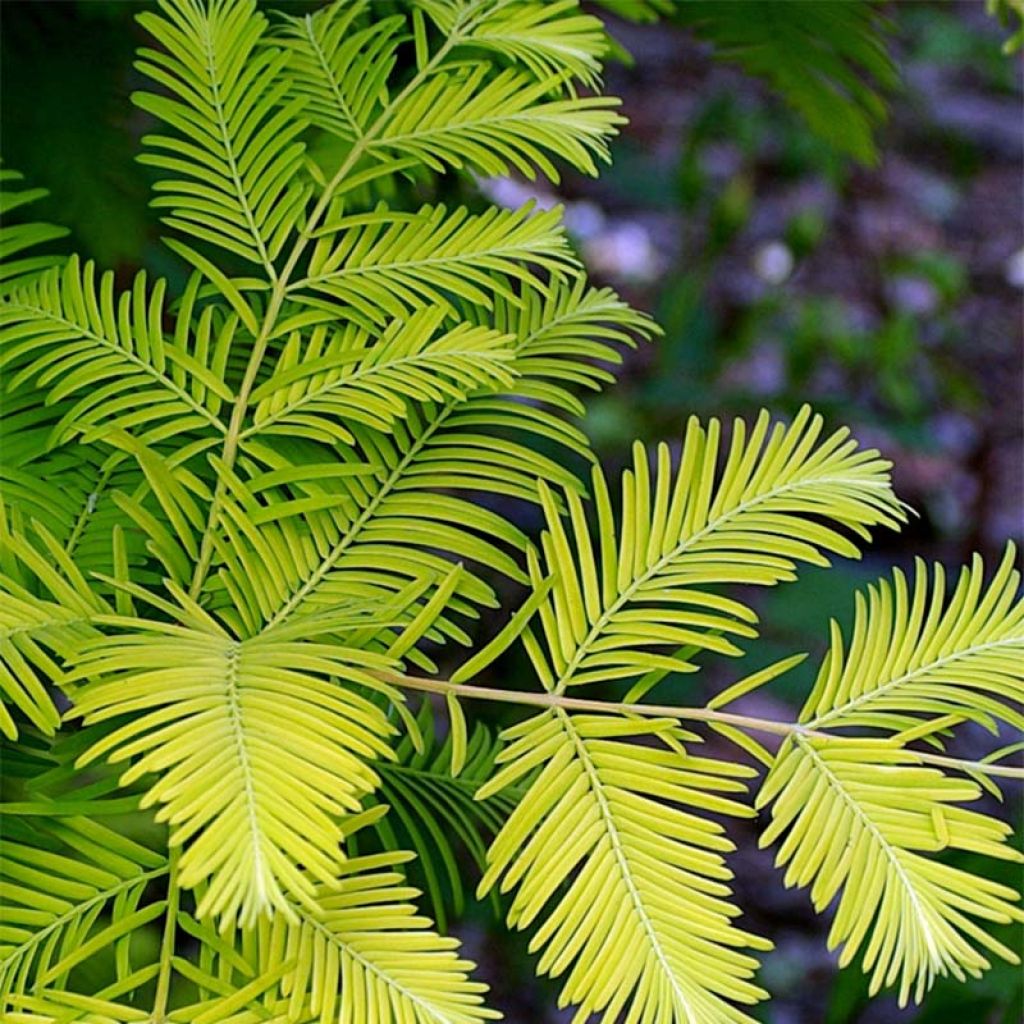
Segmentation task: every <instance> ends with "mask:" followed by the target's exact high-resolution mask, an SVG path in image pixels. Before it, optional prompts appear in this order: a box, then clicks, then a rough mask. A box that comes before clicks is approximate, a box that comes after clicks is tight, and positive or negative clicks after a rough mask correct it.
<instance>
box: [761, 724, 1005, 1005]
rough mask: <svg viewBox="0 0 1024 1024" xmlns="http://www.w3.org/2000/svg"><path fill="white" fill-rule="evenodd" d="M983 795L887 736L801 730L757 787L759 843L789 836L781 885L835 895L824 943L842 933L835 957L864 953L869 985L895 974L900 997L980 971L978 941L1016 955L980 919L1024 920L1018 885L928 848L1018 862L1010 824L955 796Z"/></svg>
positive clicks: (819, 897) (819, 903) (817, 902)
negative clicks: (767, 819) (815, 735)
mask: <svg viewBox="0 0 1024 1024" xmlns="http://www.w3.org/2000/svg"><path fill="white" fill-rule="evenodd" d="M980 795H981V789H980V787H979V786H977V785H976V784H975V783H974V782H971V781H968V780H955V779H950V778H947V777H946V776H944V775H943V774H942V772H940V771H938V770H936V769H934V768H930V767H927V766H923V765H921V764H920V763H919V760H918V758H917V755H915V754H914V752H913V751H910V750H905V749H900V748H895V747H893V746H892V745H891V744H889V743H887V742H885V741H880V740H854V739H850V740H842V741H839V740H836V739H829V740H827V741H824V742H823V741H820V740H817V741H816V740H812V739H809V738H806V737H803V736H800V735H799V734H797V737H796V739H795V740H793V741H792V742H789V741H787V743H786V744H785V745H784V747H783V749H782V750H780V752H779V754H778V757H777V760H776V763H775V765H774V767H773V768H772V771H771V773H770V774H769V776H768V778H767V779H766V780H765V783H764V786H763V787H762V789H761V792H760V794H759V795H758V804H759V805H765V804H767V803H768V802H769V801H771V800H774V801H775V802H774V804H773V807H772V823H771V825H770V826H769V827H768V829H767V830H766V831H765V832H764V834H763V836H762V838H761V842H762V845H768V844H769V843H771V842H773V841H774V840H776V839H778V838H780V837H782V836H785V839H784V841H783V843H782V846H781V847H780V849H779V853H778V863H780V864H788V869H787V872H786V884H787V885H794V884H795V885H801V886H806V885H810V886H811V899H812V901H813V902H814V906H815V909H817V910H818V911H819V912H821V911H823V910H824V909H825V908H826V907H827V906H828V905H829V903H830V902H831V901H832V900H833V898H834V897H835V896H837V895H840V899H839V906H838V910H837V912H836V917H835V919H834V921H833V922H832V928H831V930H830V932H829V940H828V941H829V946H830V948H831V947H834V946H837V945H839V944H840V943H842V944H844V945H843V951H842V954H841V956H840V959H839V962H840V965H841V966H844V965H846V964H848V963H850V962H851V961H852V960H853V958H854V957H855V956H856V955H857V953H858V952H863V964H864V970H865V971H867V972H868V973H870V974H871V985H870V991H871V992H872V994H873V993H875V992H877V991H878V990H879V989H880V988H881V987H882V986H883V985H894V984H898V985H899V1001H900V1005H904V1004H905V1003H906V1002H907V1000H908V998H910V997H911V995H912V996H913V998H914V1000H915V1001H916V1002H920V1001H921V999H922V998H923V996H924V994H925V992H926V991H927V990H928V989H929V988H930V987H931V985H932V982H933V981H934V980H935V978H936V977H937V976H939V975H952V976H953V977H955V978H957V979H958V980H960V981H964V980H965V979H966V977H967V976H968V975H971V976H973V977H977V976H978V975H980V974H981V972H982V971H983V970H985V969H987V968H988V967H989V966H991V965H990V963H989V961H988V959H987V958H986V956H985V954H984V952H983V951H984V950H987V951H989V952H991V953H995V954H996V955H997V956H1001V957H1003V958H1005V959H1007V960H1009V961H1010V962H1011V963H1019V958H1018V956H1017V954H1016V953H1015V952H1014V951H1013V950H1011V949H1008V948H1007V947H1006V946H1005V945H1003V944H1002V943H1000V942H998V941H997V940H996V939H994V938H992V937H991V936H990V935H988V933H987V932H985V930H984V929H983V928H982V927H981V926H980V925H979V923H978V919H980V920H981V921H983V922H985V921H987V922H996V923H1003V924H1006V923H1009V922H1011V921H1024V911H1022V910H1021V909H1020V907H1018V906H1016V905H1015V903H1016V901H1017V900H1019V899H1020V895H1019V893H1017V892H1015V891H1014V890H1013V889H1010V888H1008V887H1007V886H1004V885H999V884H997V883H995V882H992V881H989V880H988V879H986V878H984V877H982V876H980V875H976V874H973V873H971V872H969V871H964V870H962V869H960V868H957V867H954V866H953V865H951V864H945V863H943V862H941V861H937V860H933V859H931V858H929V857H927V856H925V854H926V853H938V852H940V851H942V850H947V849H949V850H970V851H972V852H974V853H981V854H985V855H987V856H991V857H999V858H1002V859H1005V860H1014V861H1019V862H1024V856H1022V855H1021V854H1020V852H1019V851H1017V850H1015V849H1013V848H1012V847H1011V846H1009V845H1008V844H1007V842H1006V840H1007V838H1008V836H1009V835H1010V833H1011V831H1012V830H1011V828H1010V826H1009V825H1006V824H1005V823H1003V822H1001V821H998V820H996V819H995V818H992V817H990V816H989V815H987V814H984V813H981V812H978V811H971V810H967V809H966V808H964V807H961V806H959V805H960V804H962V803H964V802H970V801H972V800H975V799H977V798H978V797H979V796H980ZM823 837H828V841H827V842H823V841H822V839H823Z"/></svg>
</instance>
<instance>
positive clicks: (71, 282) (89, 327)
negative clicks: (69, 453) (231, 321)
mask: <svg viewBox="0 0 1024 1024" xmlns="http://www.w3.org/2000/svg"><path fill="white" fill-rule="evenodd" d="M164 292H165V283H164V282H163V281H162V280H160V281H157V282H156V283H155V284H154V285H153V286H152V288H147V281H146V273H145V271H140V272H139V274H138V275H137V276H136V278H135V282H134V284H133V286H132V288H131V290H130V291H125V292H122V293H120V294H118V293H117V292H115V289H114V275H113V273H112V272H110V271H107V272H106V273H104V274H103V275H102V276H101V277H100V280H99V281H98V282H97V280H96V269H95V266H94V265H93V264H92V263H91V262H88V263H86V264H85V265H84V266H80V264H79V261H78V259H77V258H76V257H72V258H71V259H70V260H69V261H68V262H67V265H66V266H65V267H63V268H61V269H54V270H50V271H47V273H46V274H45V275H43V276H42V277H40V278H39V279H38V280H37V281H35V282H34V283H32V284H30V285H28V286H27V287H25V288H22V289H19V290H18V291H17V292H15V293H14V294H13V295H11V296H10V298H9V300H8V301H7V302H5V303H4V304H3V306H2V307H0V331H2V337H0V342H2V349H0V367H2V368H3V370H4V372H5V375H8V379H7V386H8V387H9V388H11V389H16V388H18V387H19V386H20V385H21V384H23V383H28V382H31V383H32V384H33V385H34V386H35V387H36V388H37V389H39V390H40V391H41V392H42V393H43V394H45V397H46V401H47V402H48V403H56V402H60V401H62V400H63V399H66V398H70V399H73V401H72V402H70V403H69V404H68V407H67V409H66V411H65V412H64V414H63V415H62V416H61V418H60V420H59V421H58V422H57V423H55V424H54V425H53V427H52V429H51V431H50V442H51V443H53V444H56V443H59V442H61V441H64V440H67V439H69V438H72V437H75V436H78V435H86V436H87V437H88V436H89V435H94V436H100V437H102V436H103V434H104V433H105V432H107V431H111V430H122V431H125V432H128V433H135V434H137V436H138V437H139V438H140V439H141V440H143V441H149V440H155V439H158V438H159V439H166V438H168V437H170V436H173V435H175V434H181V433H186V432H188V431H192V430H215V431H217V432H219V433H221V434H223V432H224V430H225V426H224V424H223V423H222V422H221V420H220V416H219V414H220V410H221V406H222V404H223V403H224V402H225V401H230V400H231V399H232V397H233V395H232V392H231V389H230V388H229V387H228V385H227V384H226V383H225V382H224V379H223V365H224V362H225V360H226V357H227V350H228V349H229V348H230V345H231V342H232V337H233V326H232V327H231V328H229V329H227V330H224V331H221V332H220V335H219V337H217V338H216V339H215V343H214V344H212V345H210V346H209V347H207V346H206V345H204V344H203V342H204V341H206V340H208V336H207V338H204V337H203V336H202V335H201V334H198V333H197V335H196V337H194V338H189V336H188V333H187V322H186V323H182V324H181V326H180V327H179V329H178V330H177V331H176V332H175V334H174V335H173V336H171V337H168V336H166V335H165V330H164V325H163V316H164ZM218 369H220V370H221V372H220V373H218V372H216V371H217V370H218Z"/></svg>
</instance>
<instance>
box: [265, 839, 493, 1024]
mask: <svg viewBox="0 0 1024 1024" xmlns="http://www.w3.org/2000/svg"><path fill="white" fill-rule="evenodd" d="M411 856H412V855H411V854H408V853H400V852H399V853H381V854H372V855H368V856H364V857H353V858H350V859H349V860H348V861H346V862H345V863H344V864H343V865H342V866H341V868H340V871H339V874H338V877H337V879H336V880H335V881H334V882H333V883H332V884H331V885H321V886H318V887H317V889H316V891H315V894H314V896H315V902H314V903H313V904H311V905H310V906H308V907H306V906H303V907H296V908H295V919H294V920H289V918H288V917H286V916H284V915H279V916H277V917H275V918H274V920H273V921H272V922H265V923H262V924H261V925H260V926H259V929H258V939H257V941H258V944H259V946H258V948H259V957H260V966H261V967H262V968H263V969H265V970H270V971H273V970H274V969H275V968H277V967H278V966H279V964H280V951H282V950H287V955H288V958H289V961H288V962H289V963H290V964H292V966H291V967H290V968H289V969H288V970H287V971H286V972H285V973H284V976H283V978H282V979H281V988H282V991H283V992H284V993H285V994H287V995H288V997H289V1004H288V1012H289V1019H292V1020H296V1019H304V1020H305V1019H313V1020H316V1021H319V1022H320V1024H333V1022H335V1021H339V1020H342V1021H349V1020H351V1021H364V1020H365V1021H371V1020H372V1021H374V1022H375V1024H405V1022H409V1024H473V1022H476V1021H483V1020H494V1019H496V1018H498V1017H499V1016H500V1014H497V1013H495V1012H494V1011H493V1010H490V1009H488V1008H487V1007H485V1006H484V1005H483V998H482V994H483V993H484V992H485V991H486V986H485V985H483V984H481V983H480V982H474V981H471V980H469V978H468V976H467V971H469V970H470V969H472V967H473V964H471V963H470V962H469V961H466V960H463V959H460V958H459V956H458V954H457V952H456V950H457V949H458V940H457V939H452V938H444V937H442V936H440V935H438V934H437V933H436V932H435V931H433V930H432V929H431V928H430V921H429V920H428V919H427V918H424V917H421V916H419V915H418V914H417V913H416V909H415V907H414V906H412V905H411V903H410V902H409V901H410V900H411V899H413V898H414V897H416V896H417V895H418V892H417V890H416V889H413V888H411V887H409V886H406V885H404V884H403V882H404V878H403V876H402V875H401V873H400V872H398V871H396V870H395V868H396V866H398V865H400V864H402V863H404V862H406V861H408V860H409V859H410V857H411Z"/></svg>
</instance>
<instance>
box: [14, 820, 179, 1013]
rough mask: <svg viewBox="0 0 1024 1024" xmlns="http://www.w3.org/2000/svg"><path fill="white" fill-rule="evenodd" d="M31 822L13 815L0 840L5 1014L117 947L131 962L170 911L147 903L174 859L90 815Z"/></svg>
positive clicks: (124, 962)
mask: <svg viewBox="0 0 1024 1024" xmlns="http://www.w3.org/2000/svg"><path fill="white" fill-rule="evenodd" d="M25 820H26V821H28V820H31V822H32V824H31V826H26V825H24V824H22V823H20V822H19V823H18V824H19V825H21V827H13V826H14V824H15V823H14V822H13V821H12V819H10V818H9V817H6V816H5V825H6V827H5V829H4V833H5V834H4V838H3V839H0V888H2V890H3V896H4V898H3V900H2V901H0V935H2V938H0V1009H5V1008H7V1007H8V1006H9V1005H10V1001H11V1000H12V999H16V997H18V996H21V995H24V993H26V992H28V991H31V990H38V989H49V988H53V989H57V990H59V989H60V988H61V987H62V986H63V985H64V984H66V982H67V978H68V975H69V974H70V972H71V971H72V970H73V969H74V968H75V967H76V966H77V965H78V964H80V963H82V962H83V961H85V960H87V959H88V958H89V957H90V956H92V955H95V954H96V953H97V952H100V951H103V950H109V949H111V948H113V949H114V951H115V956H116V958H117V960H118V962H119V964H121V965H122V966H123V965H127V964H128V963H129V960H128V957H129V955H130V953H129V949H128V945H129V943H130V940H131V936H132V933H133V932H134V931H135V930H137V929H141V928H142V927H143V926H144V925H145V924H147V923H149V922H152V921H154V920H156V919H158V918H159V917H160V916H161V914H162V913H163V912H164V911H165V909H166V902H165V901H162V900H156V901H152V900H146V899H144V898H143V897H144V894H145V892H146V888H147V886H148V885H149V883H150V882H152V881H154V880H156V879H160V878H163V877H164V876H166V874H167V870H168V865H167V858H166V857H163V856H160V855H159V854H156V853H154V852H152V851H151V850H149V849H147V848H146V847H145V846H142V845H141V844H139V843H137V842H134V841H133V840H132V839H129V838H127V837H125V836H121V835H119V834H118V833H117V832H116V831H114V830H113V829H111V828H108V827H106V826H104V825H100V824H99V823H97V822H95V821H91V820H90V819H88V818H85V817H80V816H72V817H60V818H57V817H49V818H47V817H42V818H34V819H25ZM108 913H109V914H110V919H109V920H108V919H106V915H107V914H108ZM22 1005H24V1004H22Z"/></svg>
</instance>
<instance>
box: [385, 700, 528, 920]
mask: <svg viewBox="0 0 1024 1024" xmlns="http://www.w3.org/2000/svg"><path fill="white" fill-rule="evenodd" d="M418 722H419V726H420V729H421V731H422V733H423V743H422V748H421V749H420V750H417V749H416V746H415V745H414V744H413V742H412V740H411V738H410V737H408V736H407V737H405V738H404V739H403V740H402V742H401V743H400V744H399V746H398V750H397V754H398V758H397V760H396V761H395V762H386V763H382V764H381V765H380V767H379V769H378V772H379V774H380V779H381V783H380V788H379V789H378V791H377V794H376V796H375V799H379V800H380V801H382V802H383V803H384V804H385V805H386V806H387V808H388V813H387V814H386V815H384V816H383V817H381V818H380V819H379V820H377V821H376V822H374V829H375V830H376V832H377V834H378V837H379V839H380V841H381V842H382V843H383V845H384V847H385V848H386V849H389V850H402V849H411V850H413V851H415V853H416V860H414V861H413V862H412V863H411V864H410V865H409V868H408V871H409V873H410V877H411V878H413V879H414V880H415V879H419V878H422V880H423V883H422V884H423V885H424V887H425V891H426V895H427V897H429V899H430V906H431V908H432V911H433V914H434V918H435V919H436V920H437V922H438V924H439V926H440V927H441V930H442V931H444V930H445V927H446V922H447V916H448V915H447V908H448V906H450V907H451V909H452V910H453V911H454V913H456V914H460V913H461V912H462V910H463V908H464V905H465V882H464V879H463V875H464V873H465V871H464V867H463V864H462V862H461V858H460V857H459V856H458V852H459V850H461V849H464V850H465V851H466V852H467V853H468V854H469V856H470V858H471V859H472V860H473V862H474V863H475V864H476V865H477V867H478V868H479V869H480V870H481V871H482V870H483V869H484V867H485V864H486V854H487V840H488V839H490V838H493V837H494V835H495V834H496V833H497V832H498V830H499V829H500V828H501V826H502V824H503V822H504V821H505V819H506V818H507V817H508V815H509V814H510V813H511V811H512V809H513V808H514V806H515V801H516V798H517V796H521V795H522V794H517V793H516V791H515V790H514V789H506V790H504V791H503V792H501V793H498V794H496V795H495V796H493V797H492V798H491V799H490V800H475V799H474V794H475V793H476V791H477V790H478V789H479V788H480V786H482V785H483V784H484V783H485V782H486V781H487V780H488V779H489V778H490V777H491V775H492V774H493V773H494V770H495V758H496V757H497V755H498V751H499V750H500V743H499V742H498V739H497V737H496V736H495V735H494V734H493V733H492V732H491V730H490V729H488V728H487V727H486V726H484V725H480V724H477V725H476V727H475V728H473V730H472V731H471V732H470V733H469V736H468V737H467V742H466V751H465V755H464V758H463V763H462V764H461V765H455V764H454V763H453V755H454V753H455V750H454V745H453V737H452V734H451V732H449V734H448V736H447V737H446V738H445V740H444V742H443V743H440V742H437V741H436V740H435V739H434V714H433V712H432V711H431V706H430V703H429V702H424V705H423V709H422V711H421V712H420V714H419V716H418ZM456 767H458V769H459V770H458V771H456ZM417 884H419V883H417Z"/></svg>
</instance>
